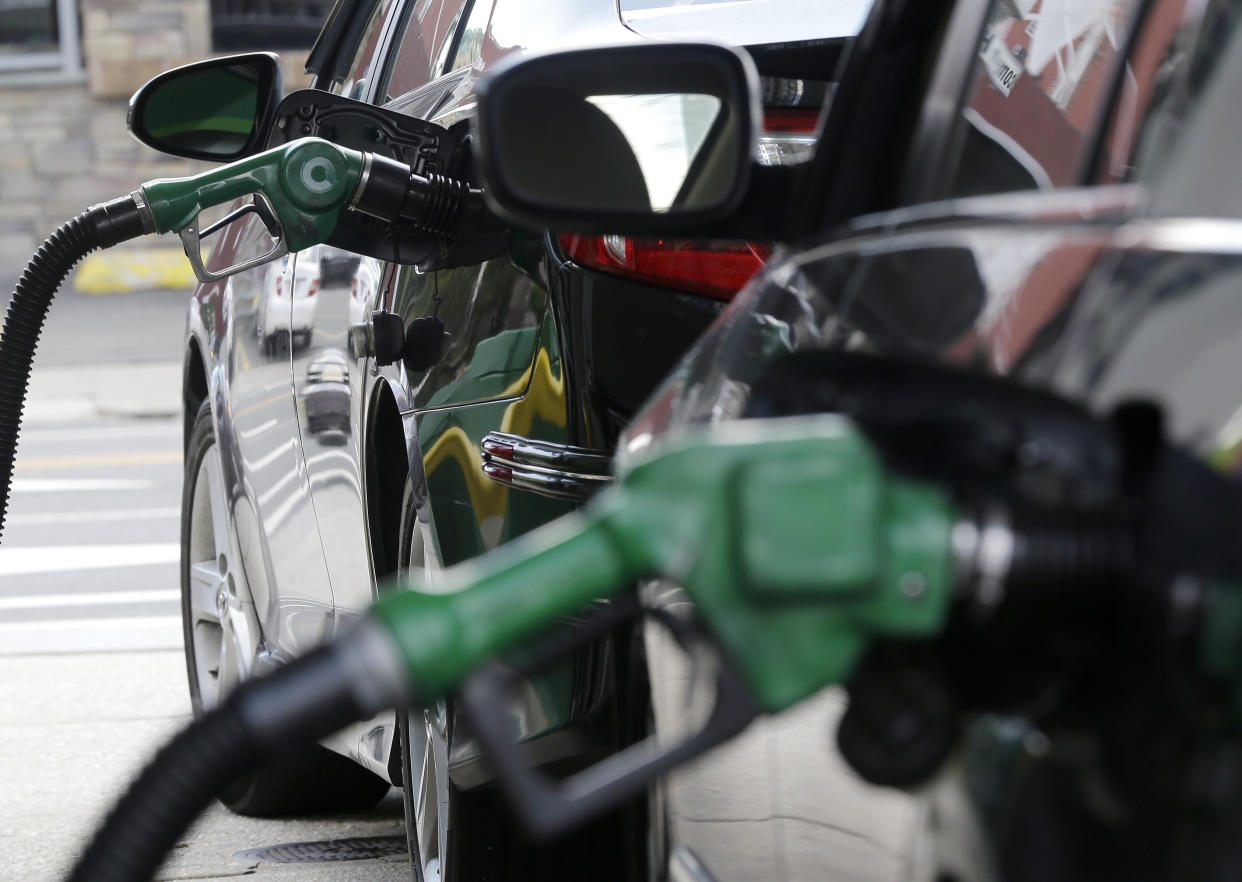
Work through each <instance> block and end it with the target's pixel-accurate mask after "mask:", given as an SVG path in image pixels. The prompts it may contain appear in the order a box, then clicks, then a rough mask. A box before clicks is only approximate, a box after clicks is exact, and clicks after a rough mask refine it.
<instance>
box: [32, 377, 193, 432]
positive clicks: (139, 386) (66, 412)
mask: <svg viewBox="0 0 1242 882" xmlns="http://www.w3.org/2000/svg"><path fill="white" fill-rule="evenodd" d="M180 414H181V364H180V363H178V362H172V361H170V362H163V361H159V362H144V363H138V364H102V365H72V366H59V365H58V366H56V367H46V368H38V367H36V368H35V370H34V372H33V374H32V375H31V377H30V388H29V391H28V392H27V395H26V407H25V411H24V413H23V419H22V422H23V424H25V425H48V424H56V423H66V422H75V421H81V420H84V419H89V418H92V417H123V418H128V419H149V418H157V417H176V416H180Z"/></svg>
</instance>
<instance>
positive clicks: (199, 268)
mask: <svg viewBox="0 0 1242 882" xmlns="http://www.w3.org/2000/svg"><path fill="white" fill-rule="evenodd" d="M252 195H253V198H254V202H251V203H249V204H248V205H243V206H241V207H240V208H237V209H235V210H233V211H230V212H229V213H228V214H227V215H225V216H224V217H222V218H220V220H218V221H216V222H215V223H213V224H211V225H210V226H208V227H207V228H206V229H204V230H199V228H198V216H197V215H196V216H195V217H194V220H192V221H190V223H189V225H188V226H186V227H184V228H183V229H180V230H178V231H177V235H178V236H180V237H181V247H182V249H183V250H184V251H185V256H186V259H187V260H189V261H190V267H191V268H192V269H193V270H194V275H195V277H197V278H198V280H199V281H200V282H216V281H219V280H220V279H227V278H228V277H229V276H235V275H237V274H238V273H240V272H243V271H245V270H248V269H253V268H254V267H256V266H262V265H263V264H265V263H269V262H271V261H273V260H276V259H277V258H280V257H284V256H285V255H286V254H288V253H289V243H288V240H287V238H286V237H285V231H284V227H282V226H281V225H280V218H279V217H278V216H277V214H276V209H275V208H274V207H273V206H272V203H271V201H270V200H269V199H268V198H267V196H265V195H264V193H263V191H262V190H257V191H255V192H254V194H252ZM248 214H254V215H257V216H258V218H259V220H261V221H262V222H263V226H265V227H266V228H267V232H268V235H269V236H271V237H272V240H273V244H272V247H271V248H270V249H269V250H268V251H266V252H264V253H263V254H261V255H259V256H258V257H254V258H251V259H250V260H243V261H240V262H239V263H236V264H234V265H233V266H230V267H227V268H225V269H222V270H216V271H212V270H209V269H207V267H206V266H204V265H203V253H202V240H203V238H204V237H206V236H210V235H211V234H212V233H214V232H216V231H217V230H219V229H221V228H223V227H226V226H228V225H229V224H231V223H233V222H234V221H237V220H241V219H242V218H243V217H245V216H246V215H248Z"/></svg>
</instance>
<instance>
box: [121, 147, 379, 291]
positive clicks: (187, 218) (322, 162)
mask: <svg viewBox="0 0 1242 882" xmlns="http://www.w3.org/2000/svg"><path fill="white" fill-rule="evenodd" d="M362 167H363V155H362V154H361V153H359V152H358V151H356V150H349V149H346V148H344V147H338V146H336V145H335V144H331V143H329V142H328V141H323V140H320V139H318V138H303V139H301V140H299V141H294V142H292V143H289V144H286V145H284V146H282V147H276V148H274V149H272V150H267V151H265V152H263V153H259V154H256V155H254V156H251V157H248V158H246V159H243V160H240V161H238V162H234V163H231V164H229V165H225V166H221V167H219V168H214V169H211V170H210V171H206V172H203V173H202V174H200V175H194V176H192V177H187V178H169V179H162V180H156V181H149V182H147V183H146V184H143V185H142V187H141V188H140V189H141V191H142V195H143V198H144V200H145V202H146V205H147V211H148V213H149V216H150V219H151V221H152V225H153V226H154V228H155V231H156V232H159V233H168V232H176V233H178V234H180V235H181V238H182V244H183V245H184V247H185V251H186V257H188V258H189V260H190V263H191V265H192V266H193V267H194V271H195V274H196V275H198V277H199V279H200V280H201V281H213V280H215V279H219V278H224V277H226V276H230V275H233V274H235V273H238V272H241V271H242V270H243V269H249V268H250V267H253V266H257V265H259V264H261V263H266V262H267V261H270V260H274V259H276V258H277V257H280V256H282V255H284V254H287V253H289V252H290V251H298V250H301V249H303V248H308V247H310V246H311V245H315V244H318V243H320V242H323V241H325V240H326V239H327V238H328V237H329V236H330V235H331V234H332V231H333V230H334V229H335V228H336V224H337V219H338V217H339V215H340V213H341V211H343V210H344V209H345V208H346V207H348V205H349V202H350V199H351V198H352V197H353V196H354V193H355V192H356V190H357V187H358V181H359V179H360V178H361V175H362ZM246 196H253V197H254V204H253V206H247V207H244V208H243V209H241V210H240V212H241V213H247V212H250V211H253V212H255V213H258V214H259V215H260V217H262V218H263V221H264V223H265V224H266V225H267V227H268V231H269V232H270V233H271V234H272V237H273V238H274V239H275V240H276V243H277V244H276V247H274V248H273V249H271V250H270V251H269V252H267V253H266V254H264V255H263V256H262V257H259V258H255V259H253V260H249V261H245V262H242V263H239V264H236V265H234V266H231V267H229V268H228V269H226V270H220V271H216V272H209V271H208V270H206V269H205V268H204V267H203V264H202V258H201V255H200V252H199V244H200V240H201V238H202V236H204V235H207V233H208V232H210V231H213V230H215V229H218V228H219V227H220V225H221V224H214V225H212V226H211V227H210V228H208V230H205V231H202V232H200V231H199V229H198V218H199V215H200V214H201V213H202V212H203V211H204V210H205V209H208V208H212V207H214V206H218V205H224V204H227V203H229V202H232V201H234V200H236V199H240V198H243V197H246ZM239 216H240V214H239V213H238V212H234V213H233V215H230V217H229V218H226V221H225V222H227V221H228V220H230V219H233V220H235V219H237V217H239Z"/></svg>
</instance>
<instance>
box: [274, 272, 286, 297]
mask: <svg viewBox="0 0 1242 882" xmlns="http://www.w3.org/2000/svg"><path fill="white" fill-rule="evenodd" d="M284 290H285V280H284V277H283V276H277V277H276V296H277V297H279V296H280V295H281V294H283V293H284Z"/></svg>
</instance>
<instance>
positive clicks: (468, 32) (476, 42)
mask: <svg viewBox="0 0 1242 882" xmlns="http://www.w3.org/2000/svg"><path fill="white" fill-rule="evenodd" d="M491 15H492V3H491V0H474V4H473V5H472V6H471V7H470V17H469V18H467V19H466V24H465V27H463V28H462V29H461V32H460V33H459V34H458V35H457V37H456V38H455V40H454V46H453V58H452V60H451V61H450V62H449V63H448V64H447V65H445V66H444V67H442V68H440V70H441V72H443V73H448V72H449V71H451V70H457V69H458V68H459V67H469V66H470V65H472V64H474V63H475V62H476V61H478V60H479V56H480V55H481V54H482V52H483V37H484V36H485V35H486V33H487V20H488V19H489V18H491Z"/></svg>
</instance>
